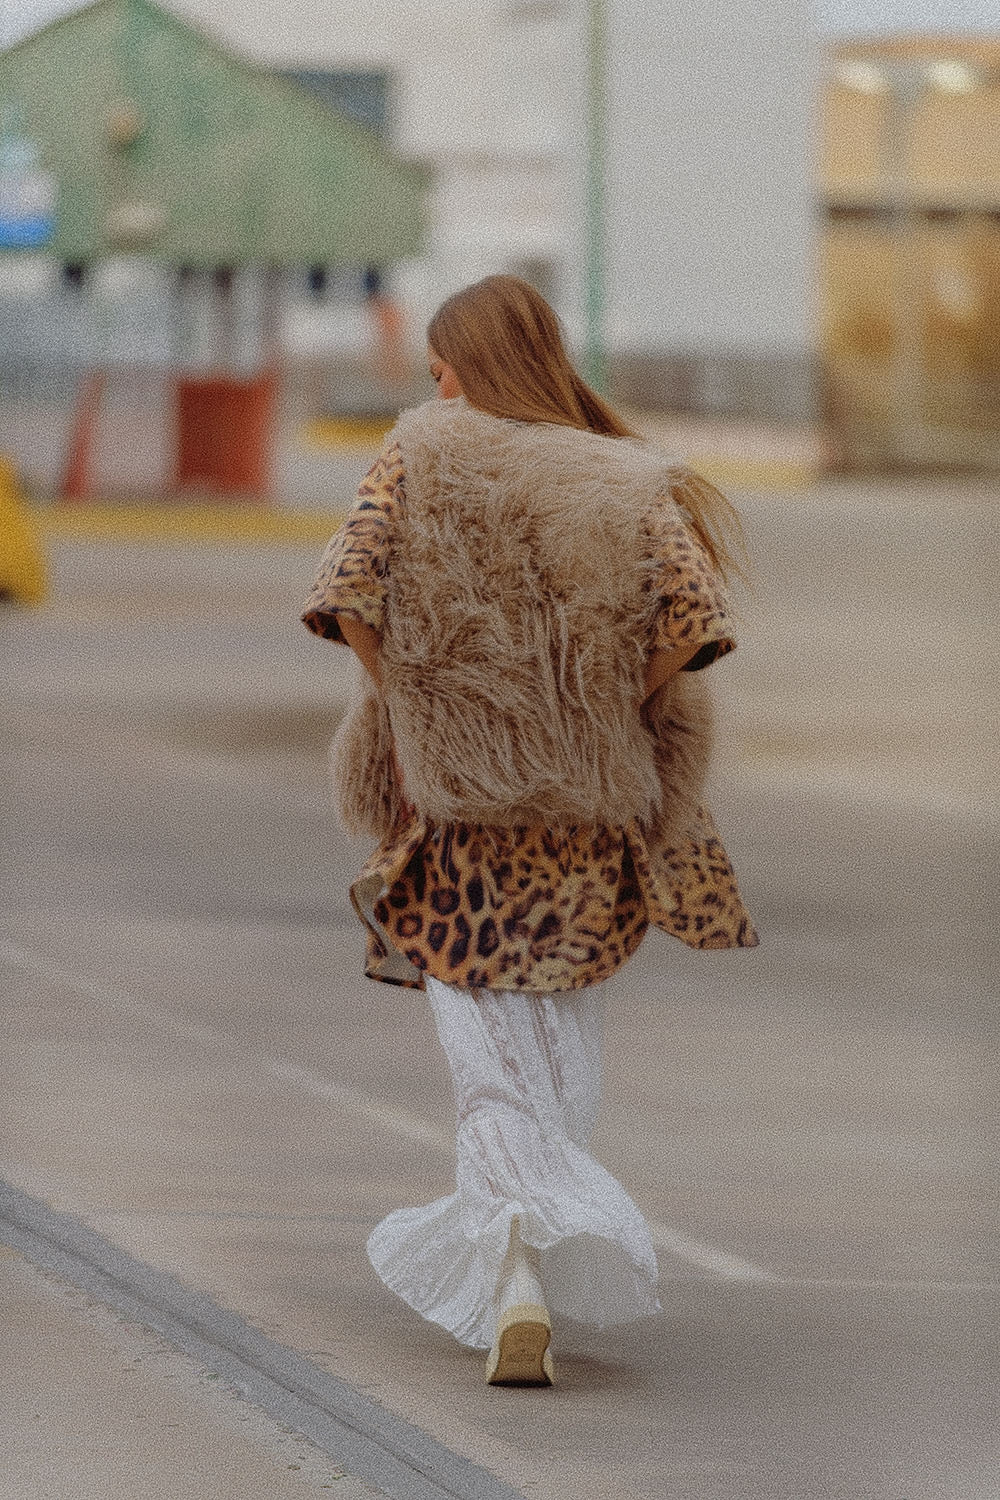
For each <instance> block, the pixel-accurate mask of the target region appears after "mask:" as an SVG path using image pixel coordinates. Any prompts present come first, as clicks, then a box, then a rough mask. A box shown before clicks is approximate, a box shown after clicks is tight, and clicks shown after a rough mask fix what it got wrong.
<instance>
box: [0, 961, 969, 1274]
mask: <svg viewBox="0 0 1000 1500" xmlns="http://www.w3.org/2000/svg"><path fill="white" fill-rule="evenodd" d="M0 959H2V960H3V961H4V962H5V963H7V964H9V965H10V966H11V967H12V968H17V969H21V970H22V971H23V972H25V973H29V974H34V975H35V976H36V977H38V978H40V979H46V980H48V981H49V982H51V983H55V984H58V985H61V986H62V987H63V988H66V989H71V990H75V991H76V992H77V993H78V994H82V995H86V996H88V997H89V998H90V999H92V1000H96V1001H97V1002H98V1003H99V1004H102V1005H111V1006H114V1007H115V1009H121V1010H124V1011H127V1012H129V1013H131V1014H133V1015H137V1014H140V1015H142V1016H144V1017H145V1018H146V1019H147V1020H149V1021H150V1022H151V1023H153V1024H154V1025H157V1026H160V1027H163V1028H164V1029H167V1030H169V1031H172V1032H173V1033H174V1034H175V1035H177V1036H181V1037H185V1038H187V1039H188V1040H190V1041H195V1042H198V1043H201V1044H205V1043H207V1044H209V1045H211V1046H213V1047H216V1048H222V1049H223V1050H224V1051H226V1052H229V1053H230V1054H238V1055H239V1056H240V1057H242V1058H243V1059H244V1061H246V1062H249V1063H256V1064H258V1065H259V1066H262V1067H263V1068H264V1069H265V1070H266V1071H267V1072H268V1073H269V1074H270V1075H271V1077H273V1078H274V1079H276V1080H277V1081H278V1082H279V1083H283V1084H286V1085H289V1086H291V1087H292V1088H298V1089H301V1090H302V1091H303V1092H304V1093H307V1094H311V1095H312V1096H313V1097H314V1098H318V1099H323V1100H325V1101H326V1102H327V1103H329V1104H332V1105H333V1106H334V1108H336V1109H339V1110H341V1111H343V1112H344V1113H345V1114H349V1115H353V1116H354V1117H355V1118H357V1119H363V1120H367V1121H369V1122H371V1123H372V1124H374V1125H377V1126H378V1127H380V1128H381V1129H383V1130H385V1131H387V1132H388V1133H390V1134H394V1135H399V1136H403V1137H404V1139H406V1140H410V1141H414V1142H416V1143H417V1144H418V1145H422V1146H428V1147H430V1148H431V1149H432V1150H435V1151H440V1152H441V1153H442V1154H443V1155H447V1156H452V1155H453V1154H454V1149H455V1143H454V1137H453V1136H452V1134H451V1133H450V1132H448V1131H444V1130H441V1129H439V1128H438V1127H437V1126H435V1125H432V1124H431V1123H430V1122H429V1121H427V1120H424V1119H422V1118H421V1117H420V1116H419V1115H413V1114H410V1113H409V1112H408V1111H406V1110H401V1109H394V1108H392V1107H391V1106H388V1105H385V1104H381V1103H380V1102H379V1101H378V1100H377V1099H373V1098H372V1097H371V1096H369V1095H368V1094H363V1093H361V1092H359V1091H358V1090H356V1089H352V1088H350V1087H349V1086H348V1085H347V1084H343V1083H338V1082H336V1080H334V1079H331V1078H326V1077H324V1075H323V1074H321V1073H317V1072H314V1071H313V1070H312V1069H309V1068H303V1067H300V1066H299V1065H298V1064H297V1063H293V1062H289V1061H287V1060H286V1059H284V1058H271V1057H256V1058H253V1057H249V1056H247V1054H246V1053H245V1052H243V1050H242V1049H241V1048H240V1047H239V1046H238V1045H237V1044H236V1043H235V1042H234V1041H232V1040H231V1039H230V1038H229V1037H227V1036H225V1035H224V1034H223V1033H221V1032H219V1031H215V1030H213V1028H212V1027H210V1026H205V1025H203V1024H201V1023H199V1022H196V1021H186V1020H183V1019H181V1018H180V1017H177V1016H171V1015H168V1014H167V1013H166V1012H164V1011H162V1010H160V1009H158V1008H156V1007H154V1006H152V1005H149V1004H147V1003H146V1002H144V1001H142V1000H139V999H138V998H137V997H136V996H134V995H130V994H128V993H127V992H126V991H124V990H119V989H116V988H115V987H114V986H112V985H108V984H104V983H102V982H101V981H99V980H95V979H91V978H90V977H89V976H87V975H84V974H79V973H77V972H76V971H75V970H70V969H67V968H64V967H63V966H61V965H59V964H55V963H52V962H50V961H49V960H48V959H47V958H45V957H43V956H42V955H41V954H38V953H33V952H30V951H29V950H28V949H26V948H22V947H19V946H17V945H15V944H13V943H0ZM650 1232H651V1234H652V1239H653V1244H654V1246H655V1247H656V1249H657V1250H659V1251H662V1252H663V1253H664V1254H667V1255H671V1256H673V1257H674V1258H675V1259H676V1260H680V1261H683V1262H685V1263H686V1264H687V1265H690V1266H694V1267H696V1268H697V1269H698V1270H699V1271H703V1272H705V1273H706V1276H707V1278H708V1279H713V1280H717V1281H729V1282H742V1283H768V1284H770V1285H780V1286H783V1287H786V1288H790V1287H800V1288H804V1289H813V1290H816V1291H823V1290H831V1291H834V1290H841V1291H854V1290H857V1291H867V1290H871V1291H878V1290H886V1291H888V1290H893V1289H896V1290H928V1291H950V1290H955V1291H966V1290H973V1289H982V1288H985V1287H987V1286H989V1285H991V1283H988V1282H965V1281H957V1282H951V1281H907V1280H905V1279H899V1280H889V1281H877V1280H872V1281H868V1280H863V1279H850V1278H847V1279H841V1278H835V1277H834V1278H829V1279H827V1278H823V1277H788V1276H780V1275H778V1274H777V1273H776V1272H774V1271H771V1270H768V1269H767V1267H765V1266H759V1265H756V1264H755V1263H754V1262H753V1261H749V1260H742V1259H741V1258H739V1257H738V1256H735V1255H729V1254H728V1253H727V1252H726V1251H724V1250H720V1249H718V1248H717V1247H716V1246H714V1245H709V1244H706V1243H704V1242H703V1241H702V1240H697V1239H694V1238H692V1237H691V1236H690V1235H686V1234H683V1233H682V1232H681V1231H680V1230H677V1229H674V1228H672V1227H671V1226H670V1225H669V1224H661V1223H658V1222H656V1221H655V1220H654V1221H652V1222H651V1223H650Z"/></svg>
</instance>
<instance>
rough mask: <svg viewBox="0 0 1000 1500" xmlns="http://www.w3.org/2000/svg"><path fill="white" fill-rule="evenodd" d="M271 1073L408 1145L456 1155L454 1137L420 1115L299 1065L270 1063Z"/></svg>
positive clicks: (274, 1061)
mask: <svg viewBox="0 0 1000 1500" xmlns="http://www.w3.org/2000/svg"><path fill="white" fill-rule="evenodd" d="M267 1070H268V1072H269V1073H270V1074H272V1076H273V1077H275V1078H278V1079H280V1080H281V1081H282V1082H284V1083H290V1084H293V1085H294V1086H295V1087H297V1088H300V1089H303V1090H304V1091H305V1092H306V1093H307V1094H313V1095H314V1096H315V1097H316V1098H317V1099H325V1100H326V1101H327V1102H328V1103H330V1104H334V1105H336V1107H337V1108H338V1109H342V1110H343V1111H344V1113H345V1114H349V1115H354V1116H356V1117H357V1118H358V1119H364V1120H369V1121H371V1122H372V1123H373V1124H375V1125H381V1126H382V1128H383V1129H384V1130H388V1131H391V1132H392V1133H394V1134H395V1135H401V1136H405V1138H406V1139H407V1140H408V1141H416V1142H417V1143H418V1145H421V1146H431V1147H433V1148H434V1149H435V1150H437V1151H441V1152H443V1153H444V1154H445V1155H448V1156H453V1155H454V1154H455V1138H454V1136H453V1135H450V1134H449V1133H448V1132H447V1131H444V1130H438V1129H437V1127H436V1126H434V1125H431V1124H430V1123H429V1122H428V1121H427V1120H422V1119H421V1118H420V1116H419V1115H411V1114H409V1113H408V1112H407V1111H406V1110H402V1109H389V1108H387V1107H386V1106H385V1105H384V1104H380V1103H379V1102H378V1100H377V1099H372V1098H371V1097H370V1096H369V1095H368V1094H360V1093H358V1092H356V1091H355V1090H354V1089H352V1088H348V1087H347V1085H346V1084H343V1083H335V1082H334V1080H333V1079H332V1078H324V1077H323V1075H322V1074H321V1073H313V1072H312V1071H311V1070H310V1069H308V1068H300V1067H298V1066H297V1064H295V1063H289V1062H282V1061H280V1060H273V1061H268V1063H267Z"/></svg>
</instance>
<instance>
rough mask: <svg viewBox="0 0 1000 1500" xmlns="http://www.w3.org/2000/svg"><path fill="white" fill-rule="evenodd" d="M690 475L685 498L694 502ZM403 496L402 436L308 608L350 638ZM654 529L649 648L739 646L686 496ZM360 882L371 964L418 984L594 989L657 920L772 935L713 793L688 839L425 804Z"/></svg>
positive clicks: (732, 942)
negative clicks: (462, 815) (753, 909)
mask: <svg viewBox="0 0 1000 1500" xmlns="http://www.w3.org/2000/svg"><path fill="white" fill-rule="evenodd" d="M691 479H692V482H693V483H697V484H700V485H701V484H704V481H702V480H700V479H698V478H697V477H696V476H694V475H692V476H691ZM679 485H680V489H681V493H678V494H676V495H675V496H673V497H672V498H674V499H676V500H677V501H678V502H679V503H680V504H681V505H682V506H683V493H682V489H683V483H682V481H679ZM405 502H406V492H405V473H404V470H403V463H402V458H401V455H400V452H399V449H398V448H397V447H395V446H394V447H392V448H390V449H389V450H388V451H387V452H386V453H384V454H383V455H382V456H381V458H380V459H379V460H378V461H377V462H376V463H375V465H374V466H373V468H372V469H371V471H370V472H369V474H368V475H367V476H366V478H365V479H364V480H363V482H362V484H361V487H360V489H359V491H358V496H357V499H356V501H355V503H354V505H353V506H352V508H351V510H350V512H349V513H348V516H347V518H346V520H345V522H344V524H343V525H342V526H341V528H340V530H339V531H338V532H337V533H336V535H335V536H334V537H333V538H332V540H331V542H330V544H329V546H328V547H327V549H326V552H325V553H324V555H323V559H322V562H321V564H320V568H319V572H318V575H317V578H316V581H315V583H314V585H313V589H312V592H311V593H310V596H309V599H308V601H307V603H306V607H305V611H304V613H303V616H302V618H303V620H304V621H305V623H306V625H307V626H308V627H309V629H310V630H312V631H314V632H315V633H316V634H317V635H320V636H323V637H324V638H325V639H327V640H331V641H340V642H343V635H342V633H341V630H340V627H339V625H338V623H337V615H338V614H344V615H350V616H353V617H354V618H356V619H358V620H362V621H363V622H364V623H365V624H367V625H370V626H371V627H372V628H373V629H375V630H380V629H381V627H382V624H383V621H384V614H385V599H386V595H387V591H388V589H389V587H390V574H391V543H392V526H393V519H394V517H395V516H396V515H397V514H398V512H399V508H400V507H401V506H403V505H404V504H405ZM646 530H647V535H648V537H649V548H650V551H649V557H650V561H651V563H652V564H653V566H654V568H655V572H656V585H655V586H656V589H657V592H658V593H659V595H660V598H661V601H662V603H661V606H660V608H659V610H658V612H657V614H656V617H655V620H654V623H653V628H652V631H651V638H650V641H649V649H650V651H652V650H654V649H657V648H661V647H662V648H665V649H671V648H674V647H677V646H679V645H681V644H686V645H694V644H696V643H700V647H699V650H698V651H697V653H696V654H695V656H694V657H693V658H692V660H691V661H690V662H689V664H688V667H687V669H686V670H689V671H690V670H697V669H698V668H701V667H705V666H708V665H709V663H710V662H712V661H715V660H716V658H717V657H719V656H723V655H725V654H726V652H728V651H731V650H733V648H734V645H735V642H734V641H733V639H732V636H731V634H730V633H729V613H728V608H727V605H726V601H725V596H724V594H723V593H722V591H721V588H720V584H719V579H718V576H717V574H716V573H715V571H714V569H713V568H712V565H711V562H710V560H709V558H708V557H707V555H706V554H705V553H704V551H703V550H702V548H701V546H700V544H699V543H698V541H697V540H696V539H695V538H694V536H693V535H691V534H690V533H686V534H685V540H684V542H683V544H682V545H681V546H678V539H677V525H676V510H674V509H673V507H670V508H669V511H668V510H667V508H666V507H664V512H663V514H662V515H661V514H659V513H653V514H651V515H650V516H649V517H648V518H647V526H646ZM351 897H352V900H353V902H354V906H355V909H356V910H357V912H358V915H359V916H360V917H361V920H362V921H363V922H364V924H365V927H366V928H367V962H366V966H365V972H366V974H368V976H369V977H370V978H372V979H379V980H382V981H384V982H385V983H389V984H403V985H408V986H410V987H413V988H422V987H423V975H424V974H431V975H432V976H433V977H434V978H435V979H439V980H442V981H444V982H445V983H446V984H452V985H456V986H459V987H462V988H466V989H470V988H471V989H475V988H485V989H500V990H515V989H516V990H529V991H540V992H551V991H559V990H576V989H582V988H583V987H585V986H587V985H591V984H596V983H598V982H599V981H600V980H602V979H606V978H608V977H609V976H610V975H611V974H613V973H614V972H615V971H616V970H617V969H619V968H620V967H621V966H622V965H623V964H624V963H625V962H626V960H627V959H628V958H629V957H630V956H631V955H632V954H633V953H634V952H635V950H636V949H637V948H638V946H639V944H640V943H641V942H642V939H643V937H644V935H645V933H646V931H647V929H648V927H649V925H650V924H651V923H652V924H654V925H655V926H657V927H660V928H662V929H664V930H665V931H667V932H670V933H672V934H673V935H674V936H675V937H678V938H680V939H681V941H682V942H684V943H687V944H688V945H689V946H691V947H694V948H731V947H745V948H751V947H755V946H756V944H757V941H758V939H757V934H756V932H755V931H754V928H753V925H752V923H751V921H750V918H749V916H748V914H747V912H746V910H745V908H744V906H743V903H742V901H741V899H740V895H739V891H738V888H737V885H736V880H735V877H734V875H733V870H732V866H731V865H730V863H729V860H728V858H727V856H726V852H725V850H724V849H723V847H722V843H721V841H720V839H719V836H718V833H717V832H716V829H715V826H714V824H713V822H712V819H711V815H710V814H709V812H708V811H707V809H705V808H699V809H698V812H697V815H696V818H695V821H694V826H692V827H691V828H690V829H689V830H688V831H687V836H686V837H685V839H684V840H683V842H682V843H681V844H679V845H678V846H677V847H656V846H654V845H653V843H652V841H651V840H650V839H648V838H647V836H646V835H645V834H644V833H643V831H642V829H641V828H640V826H639V825H638V823H636V822H632V823H629V824H627V825H626V826H625V827H622V828H610V827H576V828H569V829H550V828H546V827H544V826H541V825H537V826H531V827H523V828H494V827H482V826H479V825H469V824H461V823H458V824H448V825H446V826H443V827H440V826H435V825H433V824H432V823H430V822H429V821H428V820H426V819H424V818H422V817H420V816H419V815H418V814H414V815H413V817H411V818H410V819H409V821H408V822H407V823H406V824H405V826H403V827H401V828H399V829H398V830H397V831H396V833H395V835H394V836H393V837H392V838H390V839H388V840H386V841H385V842H383V843H382V844H380V845H379V847H378V848H377V849H376V850H375V852H374V854H373V855H372V856H371V858H370V859H369V860H368V861H367V863H366V865H365V866H364V869H363V870H362V871H361V873H360V874H359V876H358V878H357V879H356V880H355V882H354V883H353V885H352V887H351Z"/></svg>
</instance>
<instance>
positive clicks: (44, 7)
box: [0, 0, 1000, 46]
mask: <svg viewBox="0 0 1000 1500" xmlns="http://www.w3.org/2000/svg"><path fill="white" fill-rule="evenodd" d="M81 3H83V0H4V3H3V4H2V6H0V46H7V45H9V44H10V43H11V42H14V41H16V40H17V39H18V37H20V36H23V35H24V34H25V33H26V32H28V31H32V30H34V28H35V27H37V26H40V25H42V24H43V22H45V21H47V20H49V19H50V18H51V17H53V16H56V15H59V14H61V13H62V12H63V11H68V10H74V9H78V8H79V6H80V4H81ZM168 3H169V0H168ZM751 3H753V0H751ZM816 10H817V13H818V15H819V19H820V24H821V27H822V30H823V31H824V33H826V34H827V35H834V36H836V35H838V34H846V35H851V34H856V33H858V32H888V31H936V32H950V33H952V34H955V33H961V32H971V33H974V34H993V35H996V36H1000V8H998V4H997V0H816Z"/></svg>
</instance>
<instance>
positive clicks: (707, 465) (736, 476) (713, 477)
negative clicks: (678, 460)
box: [687, 453, 820, 493]
mask: <svg viewBox="0 0 1000 1500" xmlns="http://www.w3.org/2000/svg"><path fill="white" fill-rule="evenodd" d="M687 461H688V463H689V464H690V465H691V467H692V469H697V471H698V473H699V474H702V475H704V477H705V478H706V479H707V480H708V481H709V482H710V483H711V484H714V485H716V487H717V488H718V489H720V490H772V491H781V492H785V493H789V492H792V491H795V490H808V489H811V488H812V486H813V485H814V484H816V482H817V480H818V479H819V477H820V466H819V464H816V463H809V462H807V461H806V460H797V459H768V458H761V459H753V458H736V457H721V456H720V455H718V454H711V453H689V454H688V455H687Z"/></svg>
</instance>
